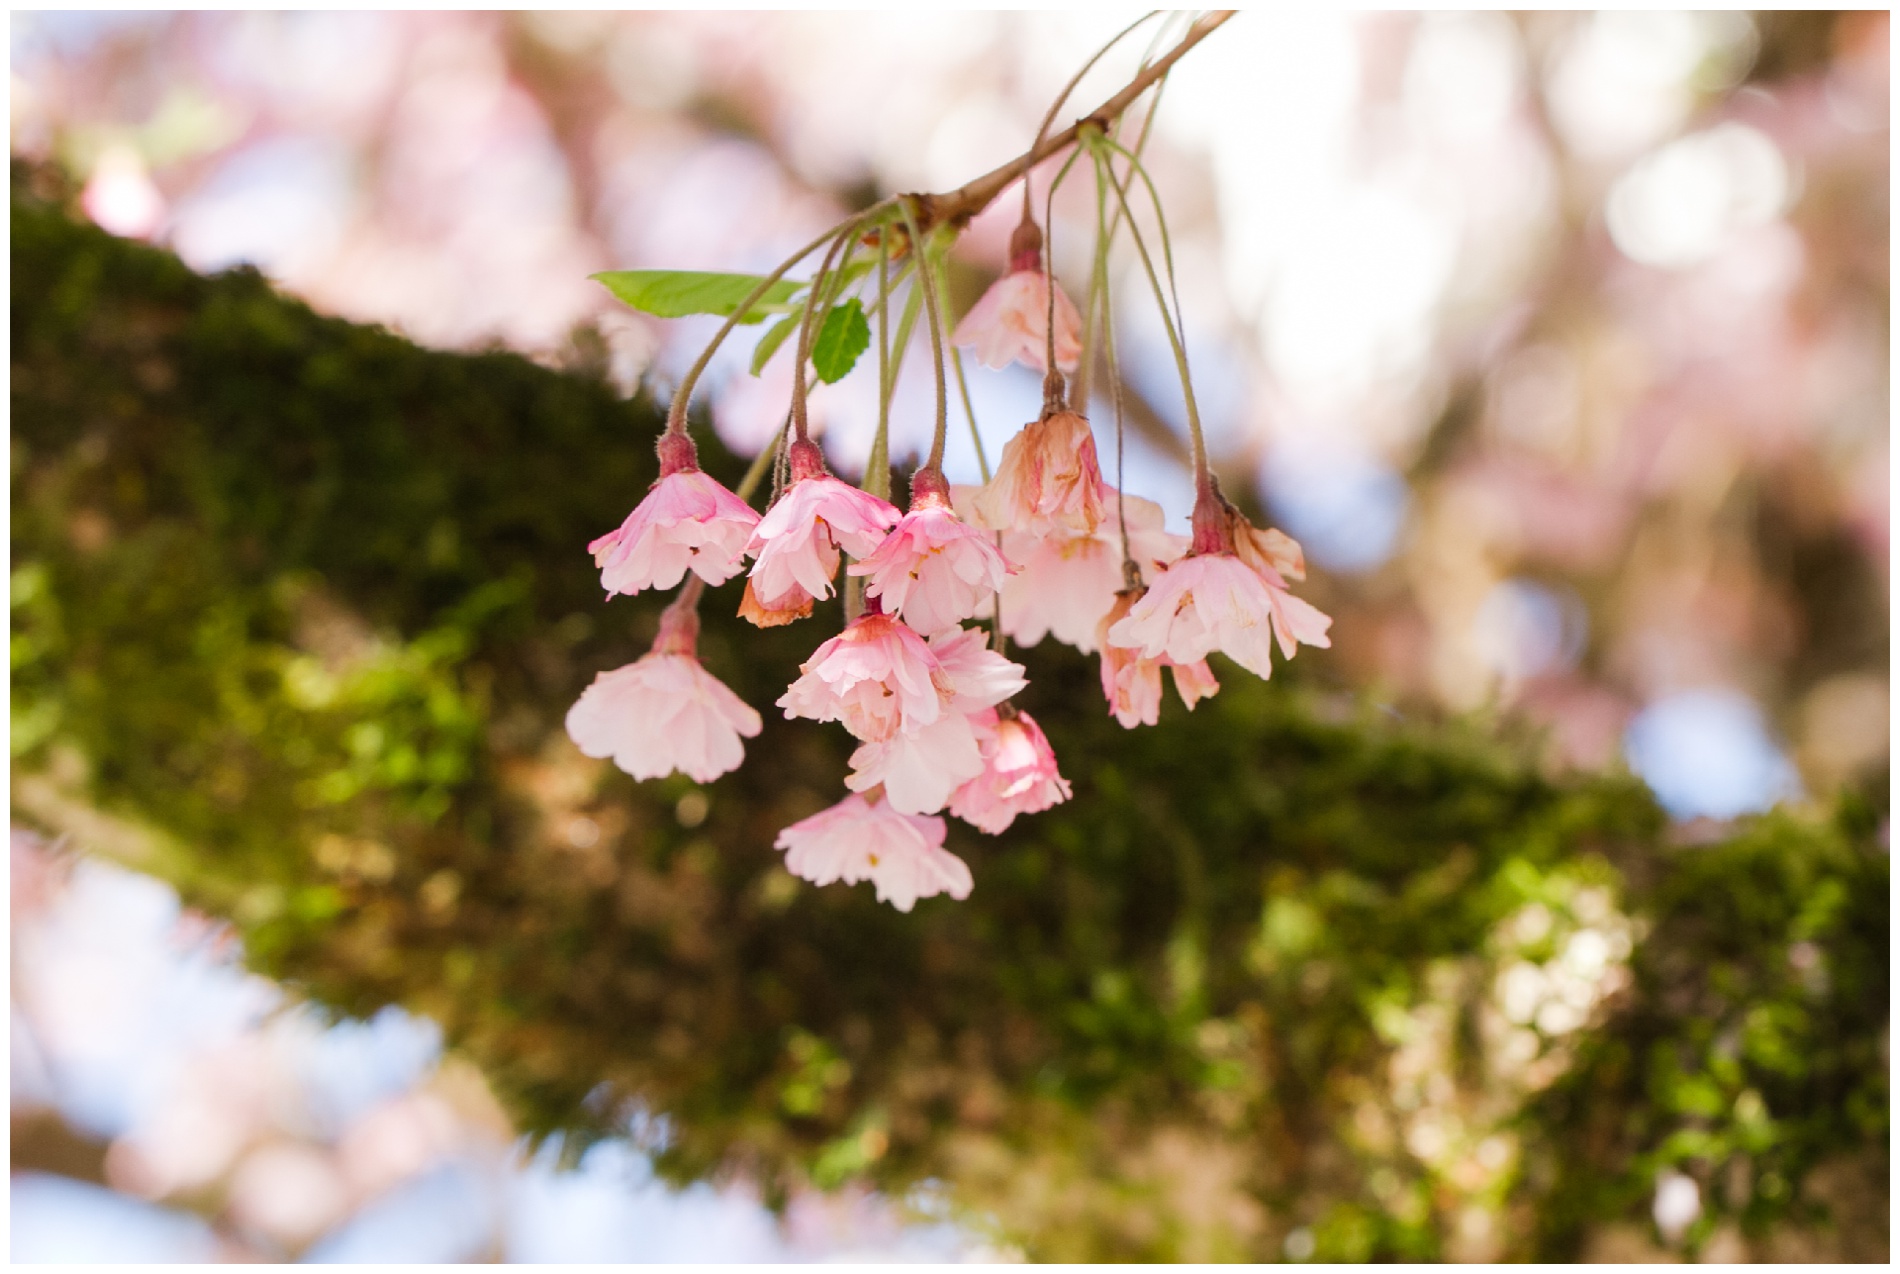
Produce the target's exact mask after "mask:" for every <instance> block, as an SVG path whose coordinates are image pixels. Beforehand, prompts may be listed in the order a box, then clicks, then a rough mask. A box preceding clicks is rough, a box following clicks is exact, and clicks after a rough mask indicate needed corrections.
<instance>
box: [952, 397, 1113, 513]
mask: <svg viewBox="0 0 1900 1274" xmlns="http://www.w3.org/2000/svg"><path fill="white" fill-rule="evenodd" d="M1107 492H1108V488H1106V487H1105V485H1104V484H1103V482H1102V468H1101V465H1100V464H1099V463H1098V462H1097V461H1096V458H1095V436H1094V434H1092V433H1090V432H1089V422H1088V418H1087V417H1085V416H1082V415H1080V414H1078V413H1076V412H1073V411H1054V412H1049V411H1045V413H1044V415H1043V416H1042V418H1041V419H1039V420H1036V421H1034V422H1032V423H1030V424H1027V425H1024V426H1023V428H1022V431H1021V432H1020V433H1018V434H1017V435H1016V436H1015V437H1014V438H1011V439H1010V440H1009V442H1007V443H1006V444H1004V446H1003V459H1002V463H1000V464H998V465H997V466H996V476H995V477H993V478H991V479H990V481H989V483H988V484H987V485H986V486H985V487H984V488H983V489H982V490H981V491H980V492H978V493H977V495H976V497H975V498H974V499H973V500H972V501H971V502H970V503H971V508H972V509H973V511H974V514H975V520H976V522H977V523H978V524H979V525H982V526H986V527H988V528H989V529H990V530H992V531H1030V532H1037V533H1042V532H1047V531H1051V530H1060V531H1066V532H1068V533H1069V534H1071V535H1091V534H1093V533H1094V531H1095V529H1096V527H1098V526H1100V525H1101V523H1102V518H1103V497H1104V496H1105V495H1106V494H1107Z"/></svg>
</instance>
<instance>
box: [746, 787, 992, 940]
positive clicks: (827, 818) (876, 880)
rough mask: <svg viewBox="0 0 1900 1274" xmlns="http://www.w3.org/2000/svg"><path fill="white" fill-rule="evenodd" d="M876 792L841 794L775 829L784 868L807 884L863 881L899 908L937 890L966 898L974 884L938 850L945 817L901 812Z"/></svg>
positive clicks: (961, 867) (880, 898) (945, 852)
mask: <svg viewBox="0 0 1900 1274" xmlns="http://www.w3.org/2000/svg"><path fill="white" fill-rule="evenodd" d="M882 796H883V794H882V793H881V792H878V791H877V790H875V789H873V790H872V791H870V792H868V793H866V794H865V795H863V796H859V795H855V794H854V795H851V796H847V797H845V798H844V799H843V800H842V801H839V802H838V803H837V804H836V805H834V806H832V807H831V808H830V809H827V810H821V811H820V812H818V813H816V814H814V815H812V816H811V817H810V818H807V819H803V820H801V821H799V822H796V823H793V824H792V825H791V826H790V827H788V828H786V829H785V830H784V831H782V832H780V833H779V834H778V840H777V841H775V842H774V846H775V847H776V848H778V849H782V850H784V851H785V869H786V870H787V871H789V872H791V873H792V874H793V875H794V876H798V877H800V878H802V879H804V880H809V881H810V882H811V883H812V884H814V885H829V884H831V883H832V882H833V881H838V880H842V881H844V882H845V883H846V884H848V885H855V884H857V883H858V882H859V881H861V880H869V881H871V882H872V883H873V884H874V885H876V886H877V899H878V901H879V902H888V903H890V904H891V905H892V906H893V907H895V908H897V909H898V910H899V911H909V910H910V909H911V908H912V907H913V906H915V905H916V903H917V900H918V899H919V898H929V897H932V896H933V895H936V894H949V895H950V896H951V897H952V898H958V899H962V898H968V897H969V896H970V890H971V888H972V887H973V885H974V883H975V882H974V881H972V880H971V878H970V869H969V867H968V866H966V865H965V864H964V862H963V860H962V859H960V858H958V857H957V856H956V855H955V854H952V853H950V852H949V851H948V850H946V849H944V847H943V838H944V834H945V832H946V831H947V830H948V829H947V828H946V827H945V825H944V821H943V820H942V819H941V818H929V817H920V816H918V815H915V814H905V813H903V812H902V811H900V810H898V809H896V808H895V807H894V806H893V805H892V804H891V803H890V802H889V801H888V800H884V799H882Z"/></svg>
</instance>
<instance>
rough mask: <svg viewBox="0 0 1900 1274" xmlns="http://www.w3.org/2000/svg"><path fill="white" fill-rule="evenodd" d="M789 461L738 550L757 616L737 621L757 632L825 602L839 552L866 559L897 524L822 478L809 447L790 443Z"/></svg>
mask: <svg viewBox="0 0 1900 1274" xmlns="http://www.w3.org/2000/svg"><path fill="white" fill-rule="evenodd" d="M791 461H792V482H791V484H790V485H789V486H787V487H786V488H785V492H784V494H783V495H781V496H780V497H779V500H778V503H776V504H774V505H773V506H772V507H771V508H770V509H768V510H767V511H766V514H765V516H764V517H763V518H761V519H759V524H758V527H757V529H756V530H755V531H754V532H753V535H752V539H751V542H750V543H748V544H747V545H746V548H745V551H746V553H747V554H748V555H750V556H753V557H755V558H757V559H758V560H757V561H755V562H754V563H753V564H752V575H751V579H750V581H749V582H750V585H751V589H750V593H749V600H750V602H751V605H752V608H753V610H754V611H756V612H757V613H747V611H745V610H742V611H741V612H740V613H741V614H745V615H746V617H747V618H748V619H751V620H752V621H753V622H754V623H757V624H760V625H761V626H762V627H770V626H771V625H772V624H774V623H786V622H789V619H792V618H797V615H795V614H790V613H789V612H793V611H798V610H799V608H801V607H804V608H806V610H807V611H808V610H809V605H808V604H809V603H810V602H811V601H812V600H814V599H816V598H824V597H830V596H831V591H832V590H831V581H832V579H833V577H835V576H836V575H837V573H838V561H839V551H840V550H841V549H842V550H843V551H844V552H847V553H849V554H851V556H852V557H855V558H864V557H868V556H870V554H871V553H872V552H873V551H874V550H875V549H876V548H877V546H878V545H879V543H881V542H882V541H883V539H884V536H885V532H886V531H887V530H888V529H889V528H890V527H891V526H892V525H894V524H895V523H896V522H897V521H898V520H899V519H900V518H901V517H902V516H903V515H902V514H900V513H899V512H898V511H897V509H896V508H895V507H893V506H892V505H891V504H890V502H888V501H886V500H881V499H879V498H878V497H877V496H874V495H872V494H870V493H869V492H867V491H860V490H858V489H857V488H856V487H853V486H850V485H847V484H846V483H843V482H840V481H839V480H838V479H836V478H834V477H832V476H831V475H830V474H828V473H826V472H825V471H824V459H823V458H822V456H820V454H819V451H818V447H817V445H816V444H814V443H810V442H803V441H801V442H795V443H793V444H792V447H791ZM768 620H769V622H764V621H768Z"/></svg>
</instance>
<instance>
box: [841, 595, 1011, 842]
mask: <svg viewBox="0 0 1900 1274" xmlns="http://www.w3.org/2000/svg"><path fill="white" fill-rule="evenodd" d="M930 651H931V653H932V654H933V655H935V656H936V657H937V666H938V675H937V679H936V685H937V688H938V691H939V692H940V694H941V695H942V696H943V712H942V715H940V716H939V717H938V718H937V719H936V720H935V721H932V722H930V723H929V724H927V725H921V726H916V727H914V728H908V727H907V728H905V729H901V730H899V731H897V732H895V733H893V734H891V735H890V736H888V737H886V738H884V739H879V740H874V741H870V742H866V743H865V744H864V745H863V746H861V747H859V748H858V750H857V751H855V752H853V753H852V754H851V773H850V774H849V775H848V776H846V778H845V786H846V787H849V788H851V789H852V790H853V791H858V792H862V791H865V790H866V789H868V788H871V787H874V786H876V785H878V784H882V785H883V787H884V793H885V797H886V799H887V800H889V801H890V802H891V804H892V805H894V806H896V807H897V808H898V809H900V810H902V811H903V812H904V813H906V814H934V813H936V812H937V811H938V810H940V809H942V808H943V807H944V805H945V804H947V803H948V802H949V800H950V797H951V794H952V793H954V792H955V791H956V790H957V788H958V787H960V786H962V785H963V784H964V783H966V782H968V781H969V780H971V779H973V778H975V777H976V776H977V775H979V774H981V773H982V772H983V750H982V745H981V740H982V738H983V737H984V732H985V731H986V730H987V729H988V727H987V726H986V725H984V724H983V721H984V719H985V718H993V717H994V715H995V714H994V713H992V712H990V709H991V708H994V707H995V706H996V705H997V704H999V703H1002V702H1003V701H1004V700H1005V699H1008V698H1009V697H1010V696H1011V695H1014V694H1016V693H1017V692H1019V691H1020V690H1022V688H1023V687H1024V686H1026V685H1028V684H1029V683H1028V681H1027V680H1026V679H1025V678H1024V677H1023V666H1022V665H1021V664H1019V663H1013V662H1011V661H1010V660H1008V659H1005V658H1004V657H1003V656H1002V655H1000V654H998V653H997V652H996V651H994V650H991V649H990V648H989V645H988V639H987V636H986V634H985V633H984V632H983V630H982V629H980V628H967V629H966V628H955V629H951V630H949V631H947V632H942V633H939V634H937V635H936V636H935V637H933V638H931V639H930Z"/></svg>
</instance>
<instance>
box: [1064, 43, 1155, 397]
mask: <svg viewBox="0 0 1900 1274" xmlns="http://www.w3.org/2000/svg"><path fill="white" fill-rule="evenodd" d="M1167 29H1168V23H1167V22H1163V23H1162V24H1161V25H1160V26H1159V27H1156V28H1155V33H1154V38H1153V39H1152V40H1150V41H1149V44H1148V48H1147V50H1146V51H1145V52H1144V53H1143V54H1142V55H1141V64H1142V66H1143V67H1146V66H1147V65H1148V60H1149V59H1150V58H1152V57H1153V56H1154V51H1155V48H1156V47H1157V46H1158V45H1159V44H1160V42H1161V37H1162V36H1163V35H1165V34H1166V33H1167ZM1167 83H1168V77H1167V76H1165V75H1164V76H1162V77H1161V78H1160V79H1159V80H1157V81H1155V95H1154V100H1153V102H1152V103H1151V104H1150V105H1149V107H1148V113H1147V114H1146V115H1144V116H1143V117H1142V120H1141V131H1140V132H1139V133H1137V134H1136V135H1135V153H1136V154H1137V155H1139V154H1140V153H1141V152H1142V151H1143V150H1144V149H1146V148H1147V145H1148V138H1149V137H1150V136H1151V135H1152V134H1153V130H1154V122H1155V112H1156V111H1157V110H1159V109H1160V106H1161V90H1162V89H1164V88H1166V87H1167ZM1127 123H1128V114H1127V112H1123V113H1122V114H1120V115H1117V116H1116V117H1115V119H1114V121H1113V122H1112V123H1111V124H1110V125H1109V129H1108V131H1109V136H1111V137H1115V136H1118V135H1120V133H1121V130H1122V128H1123V127H1124V126H1125V125H1126V124H1127ZM1095 176H1096V190H1095V197H1096V200H1097V201H1098V202H1100V201H1101V200H1102V199H1103V198H1104V196H1103V194H1102V190H1101V173H1100V172H1097V173H1096V175H1095ZM1121 222H1122V210H1121V207H1120V205H1117V206H1116V208H1115V213H1114V216H1113V217H1112V218H1111V219H1110V220H1109V223H1108V228H1107V230H1106V231H1104V230H1102V229H1101V218H1100V216H1099V215H1098V216H1097V218H1096V225H1097V229H1096V240H1097V249H1098V251H1099V252H1100V253H1102V254H1103V255H1104V256H1105V255H1106V253H1107V252H1108V246H1109V244H1111V243H1113V242H1114V239H1115V233H1116V231H1118V230H1119V229H1120V228H1121ZM1100 304H1101V297H1100V296H1098V295H1097V293H1096V290H1095V278H1094V275H1093V274H1091V275H1090V277H1089V296H1088V308H1087V312H1086V314H1085V316H1084V318H1083V321H1082V359H1081V362H1080V363H1079V364H1077V366H1076V372H1075V376H1074V378H1073V380H1072V381H1071V382H1070V385H1069V398H1070V400H1071V401H1073V402H1079V403H1086V402H1088V401H1089V387H1090V386H1089V382H1090V380H1091V378H1092V377H1093V376H1094V373H1095V352H1096V351H1095V332H1096V311H1097V307H1098V306H1099V305H1100ZM1109 319H1110V320H1112V319H1113V315H1112V314H1111V315H1110V316H1109Z"/></svg>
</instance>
